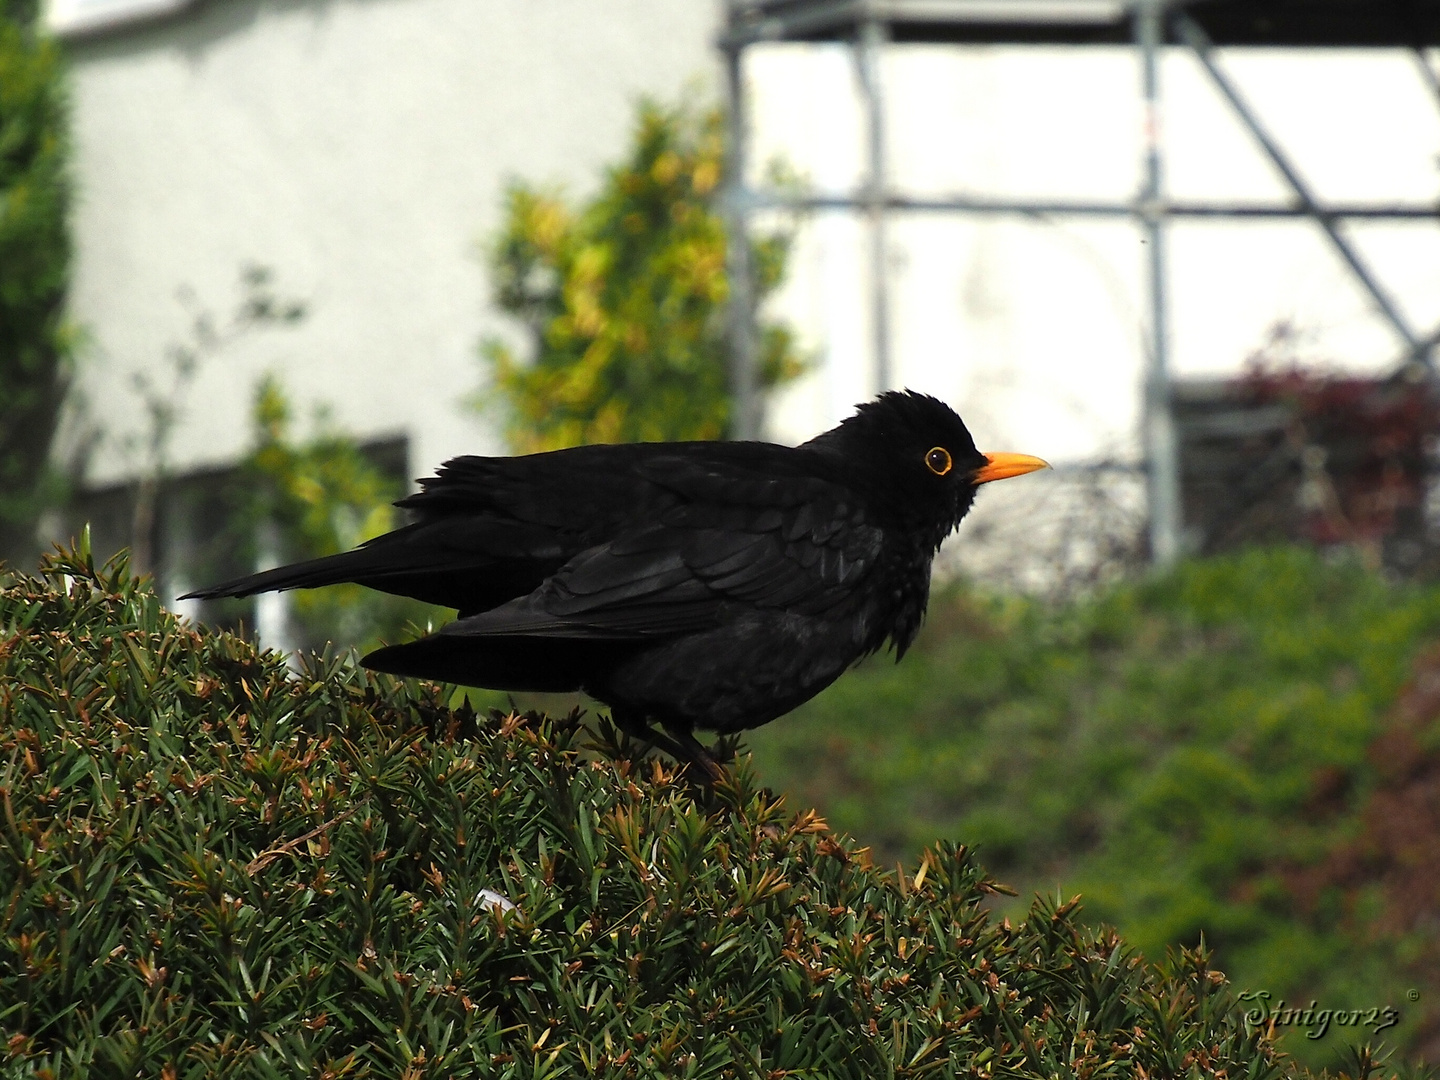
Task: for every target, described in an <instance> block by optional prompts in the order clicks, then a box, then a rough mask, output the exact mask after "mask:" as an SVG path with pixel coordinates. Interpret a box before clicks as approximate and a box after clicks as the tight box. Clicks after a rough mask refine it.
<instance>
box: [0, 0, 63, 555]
mask: <svg viewBox="0 0 1440 1080" xmlns="http://www.w3.org/2000/svg"><path fill="white" fill-rule="evenodd" d="M34 17H35V5H34V4H30V3H24V2H16V0H7V2H5V3H0V554H3V555H8V556H11V557H24V556H27V555H29V554H31V553H32V552H33V551H34V548H35V527H36V522H37V520H38V519H39V517H40V515H41V513H42V512H43V511H44V510H45V509H47V508H48V507H50V506H53V505H54V504H55V503H56V502H57V501H58V500H59V498H60V495H61V494H62V488H63V486H64V484H63V481H62V478H61V477H60V475H59V474H58V472H57V471H56V470H54V469H52V468H51V467H50V466H49V452H50V442H51V437H52V435H53V434H54V431H55V426H56V424H57V422H58V419H59V415H60V407H61V402H62V400H63V398H64V396H65V388H66V383H67V380H68V365H69V360H70V350H71V340H70V339H71V331H70V329H69V328H68V327H67V326H66V323H65V319H64V312H63V306H64V302H65V291H66V288H67V286H68V284H69V274H70V235H69V232H68V229H67V227H66V213H67V210H68V208H69V201H70V185H69V180H68V178H67V176H66V157H67V153H68V141H69V138H68V134H67V132H66V108H65V94H64V89H63V74H62V68H61V61H60V51H59V49H58V48H57V47H56V46H55V45H54V43H53V42H50V41H48V40H45V39H44V38H42V37H40V36H39V35H38V34H37V33H36V31H35V30H34V28H33V26H32V25H31V23H32V21H33V20H34Z"/></svg>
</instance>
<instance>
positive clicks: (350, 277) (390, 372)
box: [69, 0, 717, 483]
mask: <svg viewBox="0 0 1440 1080" xmlns="http://www.w3.org/2000/svg"><path fill="white" fill-rule="evenodd" d="M716 11H717V9H716V7H715V6H714V5H713V4H712V3H711V2H709V0H684V2H677V0H607V2H606V3H604V4H594V3H584V2H581V0H226V2H224V3H210V4H205V5H202V6H200V7H198V8H196V9H194V10H191V11H186V12H183V13H182V14H180V15H179V16H176V17H174V18H172V19H170V20H168V21H166V22H163V23H158V24H154V25H148V26H134V27H130V28H126V29H122V30H120V31H118V32H114V33H111V34H109V35H107V36H103V37H99V38H94V39H80V40H74V41H72V42H70V45H69V52H70V57H71V66H72V97H73V109H74V124H75V142H76V152H75V171H76V183H77V188H78V200H77V212H76V217H75V222H74V232H75V237H76V242H77V258H76V268H75V279H74V289H73V294H72V301H71V305H72V312H73V314H74V317H75V318H76V319H77V320H78V322H79V323H80V324H81V325H82V326H83V327H85V329H86V331H87V333H88V336H89V345H88V347H87V349H86V359H85V363H84V366H83V368H82V371H81V378H80V389H81V391H82V394H83V397H84V399H85V400H87V401H88V403H89V408H90V410H91V413H92V416H98V417H102V418H103V420H104V422H105V424H106V425H107V426H108V427H109V428H110V429H111V431H112V434H113V435H114V436H115V437H114V438H112V439H111V440H109V441H108V442H107V443H106V444H103V445H102V447H101V448H100V451H99V452H98V453H97V454H96V455H95V456H94V458H93V460H92V463H91V470H90V475H89V480H90V481H91V482H93V483H105V482H107V481H111V480H114V479H118V478H121V477H123V476H125V475H126V474H127V473H128V472H131V471H133V470H134V468H135V462H134V459H133V457H132V456H129V455H127V454H126V453H124V452H122V451H121V450H120V449H119V447H120V445H121V442H122V440H123V436H124V434H125V433H126V432H127V431H134V430H137V429H138V428H139V427H141V426H143V418H142V417H141V416H140V415H139V399H138V398H137V397H136V395H135V393H134V391H133V387H132V385H131V382H132V374H133V372H134V371H136V370H137V369H146V368H148V369H152V370H153V369H155V367H156V365H157V364H158V363H160V361H161V359H162V358H163V356H164V354H165V351H166V348H167V346H168V345H169V344H170V343H172V342H175V341H177V340H180V339H183V337H184V335H185V332H186V325H187V316H186V313H185V310H184V308H183V307H182V306H181V305H180V304H179V303H178V302H177V300H176V292H177V289H180V288H181V287H189V288H192V289H193V290H194V292H195V294H196V296H197V298H198V302H199V303H200V304H201V305H203V306H204V307H207V308H210V309H212V310H214V311H216V312H217V313H221V314H223V313H225V312H228V311H229V310H230V309H231V308H232V307H233V306H234V304H235V301H236V299H237V296H238V292H237V288H236V280H237V273H238V270H239V268H240V266H241V265H242V264H243V263H246V262H258V263H262V264H265V265H267V266H269V267H271V268H273V269H274V271H275V272H276V274H277V284H278V286H279V289H280V290H281V291H282V292H284V293H287V294H291V295H296V296H299V297H303V298H304V299H306V300H307V301H308V302H309V309H310V314H309V316H308V317H307V318H306V319H305V320H304V321H303V323H302V324H300V325H299V326H298V327H297V328H295V329H285V330H275V331H271V332H267V333H264V334H257V335H251V336H249V337H248V338H246V339H245V340H243V341H241V342H239V343H238V344H237V345H236V346H235V347H234V348H231V349H228V350H226V351H225V352H224V353H223V354H222V355H220V356H218V357H217V358H215V359H214V360H213V361H211V362H208V363H207V364H206V365H205V366H204V367H203V369H202V370H201V371H200V373H199V375H198V378H197V380H196V382H195V384H194V386H193V388H192V390H191V392H190V394H189V396H188V399H187V400H186V401H185V402H184V403H183V405H184V411H183V412H182V415H181V418H180V424H179V428H178V430H177V433H176V437H175V443H174V463H175V465H176V466H177V467H180V468H184V467H188V466H192V465H203V464H211V463H217V462H223V461H226V460H230V459H233V458H234V457H236V456H237V455H238V454H240V453H242V452H243V450H244V448H245V446H246V443H247V440H248V437H249V432H248V425H247V415H248V406H249V401H250V396H251V391H252V388H253V386H254V383H255V381H256V379H257V377H258V376H259V374H260V373H261V372H262V371H264V370H266V369H267V368H270V369H275V370H277V371H279V372H280V373H281V374H282V375H283V378H284V381H285V384H286V385H287V387H288V388H289V389H290V391H291V392H292V396H293V397H294V399H295V400H296V402H297V404H299V405H300V406H301V409H302V410H303V411H304V412H305V413H306V414H308V412H309V406H311V405H314V404H320V403H324V404H327V405H329V406H331V407H332V408H333V412H334V416H335V419H336V420H337V421H338V422H339V423H341V424H343V425H344V426H345V427H347V428H349V429H351V430H353V431H355V432H357V433H359V434H361V435H362V436H364V435H383V434H392V433H396V432H400V431H404V432H407V433H408V434H409V435H410V437H411V439H412V443H411V446H412V464H413V467H414V468H415V469H416V470H417V471H421V472H424V471H428V470H429V469H431V468H433V466H434V465H435V464H438V463H439V462H440V461H441V460H443V459H444V458H446V457H449V456H452V455H454V454H457V453H464V452H477V451H478V452H484V451H497V450H499V449H500V443H499V441H498V439H497V438H496V435H495V432H494V430H493V427H492V426H490V425H487V424H485V423H483V422H481V421H479V420H477V419H476V418H475V417H474V416H473V414H471V413H469V412H467V410H466V409H465V408H464V406H463V404H462V399H463V398H464V397H466V396H467V395H470V394H472V393H473V392H474V391H475V390H476V388H477V387H478V386H479V384H480V370H481V369H480V367H479V365H478V363H477V360H476V344H477V341H478V340H479V339H480V338H481V337H482V336H483V335H485V334H487V333H493V332H496V331H503V330H504V329H505V327H506V323H505V322H504V320H502V319H500V318H499V317H498V316H497V314H496V313H495V312H494V311H493V310H492V309H491V308H490V306H489V303H488V288H487V285H486V280H485V270H484V265H483V262H482V260H481V259H480V258H479V257H478V253H477V252H478V248H477V242H478V241H479V240H480V239H481V238H482V237H484V236H486V235H487V234H489V233H491V232H493V230H494V229H495V228H496V227H497V225H498V223H499V219H500V211H501V200H502V192H503V188H504V185H505V183H506V181H507V179H509V178H511V177H524V178H526V179H529V180H533V181H559V182H563V183H565V184H567V185H568V186H569V188H570V190H572V191H574V192H583V191H584V189H586V188H587V187H589V186H591V185H592V184H593V183H594V182H595V180H596V178H597V176H598V172H599V169H600V168H601V166H602V165H603V164H604V163H607V162H610V161H613V160H614V159H615V158H616V157H617V156H618V155H619V154H620V153H621V152H622V151H623V149H624V147H625V146H626V145H627V132H628V130H629V126H630V123H631V120H632V117H633V114H634V109H633V105H634V101H635V99H636V98H637V96H638V95H640V94H642V93H649V94H655V95H660V96H662V97H664V98H669V99H673V98H675V97H676V96H677V95H678V94H680V93H681V92H682V90H683V89H685V88H686V86H687V84H691V83H695V82H698V83H699V84H700V87H701V89H702V92H708V93H710V94H712V95H713V93H714V92H715V88H714V80H715V76H714V72H715V56H714V53H713V50H712V47H711V37H712V35H713V33H714V31H715V28H716V25H717V24H716V19H717V15H716Z"/></svg>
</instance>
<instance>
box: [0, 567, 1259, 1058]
mask: <svg viewBox="0 0 1440 1080" xmlns="http://www.w3.org/2000/svg"><path fill="white" fill-rule="evenodd" d="M42 573H43V578H42V579H34V578H28V577H12V578H10V579H8V580H6V581H4V588H3V591H0V1036H3V1038H0V1055H3V1057H0V1062H3V1063H0V1071H3V1073H4V1075H8V1076H36V1077H82V1076H84V1077H93V1076H159V1077H176V1078H181V1077H211V1076H257V1077H259V1076H266V1077H270V1076H281V1075H284V1076H295V1075H301V1074H305V1075H316V1076H326V1077H341V1076H353V1077H359V1076H385V1077H400V1076H403V1077H407V1078H410V1077H421V1076H435V1077H468V1076H484V1077H498V1078H508V1077H522V1076H523V1077H527V1078H531V1080H541V1078H547V1077H559V1076H565V1075H575V1076H579V1075H586V1076H606V1077H617V1078H618V1077H768V1078H772V1080H773V1078H778V1077H783V1076H797V1077H798V1076H813V1077H835V1078H843V1077H855V1078H865V1080H870V1078H874V1077H917V1076H926V1075H933V1076H937V1077H939V1076H962V1075H963V1076H973V1077H990V1076H995V1077H999V1076H1010V1077H1042V1076H1044V1077H1050V1076H1090V1077H1106V1076H1126V1077H1131V1076H1152V1077H1177V1076H1216V1077H1220V1076H1224V1077H1229V1078H1238V1077H1247V1078H1251V1080H1263V1078H1265V1077H1271V1076H1278V1075H1281V1074H1282V1072H1283V1071H1284V1070H1283V1064H1282V1063H1281V1062H1280V1061H1278V1060H1277V1059H1276V1058H1275V1057H1274V1055H1273V1054H1272V1051H1271V1049H1270V1047H1269V1044H1268V1043H1267V1042H1266V1041H1265V1037H1264V1035H1263V1033H1260V1032H1258V1031H1253V1030H1252V1031H1249V1032H1247V1030H1246V1028H1245V1025H1244V1023H1243V1022H1242V1019H1241V1017H1240V1015H1239V1014H1238V1012H1237V1011H1236V1005H1235V1002H1234V1000H1233V998H1232V996H1231V993H1230V991H1229V989H1228V988H1227V986H1226V985H1225V982H1224V980H1223V979H1222V978H1221V977H1220V976H1218V975H1217V974H1216V973H1214V972H1213V971H1211V970H1210V969H1209V968H1208V967H1207V965H1206V963H1205V961H1204V960H1203V959H1202V958H1201V957H1199V956H1198V955H1195V954H1186V955H1177V956H1175V957H1174V958H1173V959H1172V961H1171V963H1170V965H1169V969H1168V972H1167V973H1161V972H1160V971H1158V970H1156V969H1155V968H1152V967H1150V966H1148V965H1146V964H1145V963H1144V962H1143V961H1142V960H1140V959H1139V957H1138V956H1136V955H1135V954H1134V953H1133V952H1132V951H1130V950H1129V949H1128V948H1127V947H1126V946H1125V945H1124V944H1123V943H1122V942H1120V941H1119V940H1118V939H1117V938H1116V937H1114V936H1113V935H1112V934H1109V933H1094V932H1091V931H1088V930H1083V929H1080V928H1079V927H1078V926H1077V923H1076V920H1075V909H1074V906H1073V905H1071V904H1065V905H1063V906H1059V907H1057V906H1056V905H1054V904H1047V903H1041V904H1038V905H1037V906H1036V907H1035V909H1034V911H1033V913H1032V914H1031V915H1030V917H1029V918H1028V919H1027V920H1026V921H1025V922H1023V923H1021V924H1019V925H1016V924H1012V923H1010V922H1005V921H998V920H996V919H994V918H991V917H990V916H989V915H988V914H987V912H986V910H985V905H986V903H987V902H988V901H989V899H990V898H991V896H992V893H993V889H994V886H993V885H992V884H991V882H990V881H989V879H988V878H987V877H986V875H985V874H984V873H983V872H982V871H981V870H980V869H979V867H978V866H977V864H976V863H975V862H974V860H973V859H972V857H971V856H970V854H969V852H968V851H967V850H966V849H965V848H957V847H954V846H953V845H951V844H948V843H945V844H938V845H935V846H932V847H930V848H928V849H927V850H926V851H925V853H924V854H923V855H922V856H921V860H920V863H919V865H918V866H917V867H916V868H915V869H914V870H913V871H896V872H893V873H891V872H884V871H880V870H877V869H875V868H874V867H872V866H871V865H870V863H869V860H868V859H867V858H866V857H865V856H864V853H863V852H861V851H859V850H857V849H856V848H855V846H854V845H853V844H852V843H851V842H849V841H848V840H846V839H845V838H843V837H841V836H837V835H835V834H833V833H831V832H830V830H829V829H828V828H827V827H826V825H825V824H824V822H822V821H820V820H819V819H818V818H816V817H815V815H814V814H812V813H809V812H802V813H794V812H792V811H790V810H788V809H786V807H785V805H784V803H783V801H780V800H776V799H774V798H773V797H772V796H770V795H769V794H767V793H766V792H764V791H762V790H760V789H758V788H757V787H756V785H755V782H754V776H753V773H752V772H751V770H750V769H749V768H748V766H743V765H742V766H741V767H740V768H739V769H738V770H737V771H736V773H735V775H734V778H733V780H732V782H730V783H729V784H727V785H724V786H722V787H720V788H719V789H718V790H716V791H715V792H713V793H711V794H709V795H705V796H701V795H699V794H697V793H696V792H695V791H693V790H692V789H690V788H689V787H688V786H687V785H685V784H684V783H683V782H682V781H680V780H679V779H677V778H676V776H675V775H674V774H673V773H671V772H669V771H668V770H667V769H666V768H665V767H664V766H663V765H661V764H660V763H658V762H655V761H647V760H643V759H642V758H640V757H637V756H636V755H635V754H634V753H633V752H632V751H633V749H634V748H633V747H629V746H624V745H618V744H616V743H615V741H614V736H613V732H611V731H609V730H608V729H607V728H604V727H602V729H601V730H600V731H599V733H598V736H596V735H594V734H592V733H590V732H588V731H587V730H586V729H585V728H584V727H582V726H581V725H580V724H579V723H578V721H577V720H576V719H575V718H571V719H566V720H547V719H544V718H542V717H537V716H530V717H518V716H509V717H505V716H501V715H498V714H497V715H494V716H491V717H490V718H488V719H481V718H477V717H476V716H475V715H474V714H473V713H472V712H469V711H463V710H462V711H458V712H457V711H452V710H450V709H449V708H447V707H446V706H445V705H444V704H443V701H444V696H443V694H441V693H440V692H438V691H437V690H436V689H434V688H426V687H423V686H422V687H418V688H416V687H406V686H403V685H400V684H397V683H395V682H393V681H391V680H388V679H376V678H372V677H369V676H367V675H365V674H363V673H361V672H359V671H357V670H356V669H355V667H354V666H353V665H352V664H350V663H348V662H338V661H334V660H322V661H319V662H317V663H314V664H312V665H311V666H309V667H307V668H305V669H304V670H303V671H301V672H299V673H298V674H292V673H291V672H290V671H289V670H288V669H287V667H286V665H285V662H284V660H283V658H282V657H280V656H277V655H275V654H274V653H268V652H266V653H262V652H258V651H257V650H256V649H254V648H253V647H252V646H251V645H249V644H248V643H246V642H245V641H243V640H241V639H239V638H236V637H234V636H231V635H228V634H223V633H213V634H212V633H203V632H200V631H197V630H196V629H194V628H192V627H191V626H189V625H188V624H185V623H182V622H180V621H179V620H177V619H176V618H175V617H174V616H172V615H171V614H169V613H168V612H166V611H165V610H164V609H163V608H162V607H161V605H160V604H159V602H158V601H157V599H156V597H155V596H154V595H153V594H152V593H151V592H149V591H148V589H146V588H144V587H141V586H139V585H137V584H136V582H135V581H133V580H131V579H129V578H128V577H127V575H126V574H125V572H124V569H123V566H112V567H110V568H106V569H102V570H97V569H96V568H95V567H94V565H93V563H92V561H91V559H90V557H89V554H88V552H87V551H86V550H84V549H83V548H82V550H81V551H79V552H77V553H76V554H74V555H62V556H60V557H58V558H53V559H51V560H49V561H48V562H47V564H46V565H45V566H44V567H43V571H42ZM587 740H588V741H587Z"/></svg>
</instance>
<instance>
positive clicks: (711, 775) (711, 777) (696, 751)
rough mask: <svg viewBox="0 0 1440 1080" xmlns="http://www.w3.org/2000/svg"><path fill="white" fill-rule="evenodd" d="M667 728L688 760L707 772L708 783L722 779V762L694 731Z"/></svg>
mask: <svg viewBox="0 0 1440 1080" xmlns="http://www.w3.org/2000/svg"><path fill="white" fill-rule="evenodd" d="M665 730H666V731H668V732H669V733H670V738H672V739H673V740H675V742H676V743H677V744H678V745H679V746H680V747H681V748H682V749H683V750H684V751H685V754H686V758H687V760H688V761H689V762H690V763H691V764H692V765H694V766H695V767H696V768H698V769H699V770H700V771H702V772H703V773H704V774H705V777H706V780H705V782H706V783H707V784H713V783H714V782H715V781H716V780H719V779H720V777H721V776H722V775H723V774H722V773H721V771H720V763H719V762H717V761H716V760H715V759H714V758H713V757H712V756H711V755H710V750H709V748H708V747H706V746H705V744H704V743H702V742H701V741H700V740H699V739H697V738H695V733H694V732H693V731H690V730H689V729H683V730H678V729H676V728H672V727H667V728H666V729H665Z"/></svg>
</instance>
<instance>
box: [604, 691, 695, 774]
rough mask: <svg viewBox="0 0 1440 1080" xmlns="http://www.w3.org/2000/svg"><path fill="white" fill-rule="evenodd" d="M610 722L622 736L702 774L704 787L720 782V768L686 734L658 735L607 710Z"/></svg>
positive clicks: (631, 716)
mask: <svg viewBox="0 0 1440 1080" xmlns="http://www.w3.org/2000/svg"><path fill="white" fill-rule="evenodd" d="M610 718H611V719H612V720H614V721H615V724H616V726H617V727H619V728H620V730H621V731H623V732H625V734H626V735H630V736H633V737H634V738H637V739H643V740H644V741H645V742H647V743H649V744H650V745H651V746H655V747H659V748H660V749H661V750H663V751H664V752H665V753H667V754H669V755H670V756H671V757H672V758H674V759H675V760H676V761H677V762H679V763H680V764H682V765H693V766H694V767H695V768H696V769H697V770H698V771H699V772H700V773H701V774H702V776H703V777H704V781H705V783H707V784H713V783H714V782H715V781H716V780H718V779H720V766H719V765H717V764H715V759H714V758H712V757H711V756H710V755H709V753H707V752H706V750H705V747H703V746H701V745H700V743H699V742H698V741H696V739H695V736H694V735H691V734H690V732H688V731H685V732H676V731H675V730H674V729H673V728H667V729H666V730H667V731H668V732H669V734H661V733H660V732H658V731H656V730H655V729H654V728H653V727H651V726H650V724H649V723H648V722H647V721H646V720H644V719H643V718H642V717H639V716H637V715H636V714H634V713H631V712H624V711H622V710H620V709H616V708H611V710H610Z"/></svg>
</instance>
